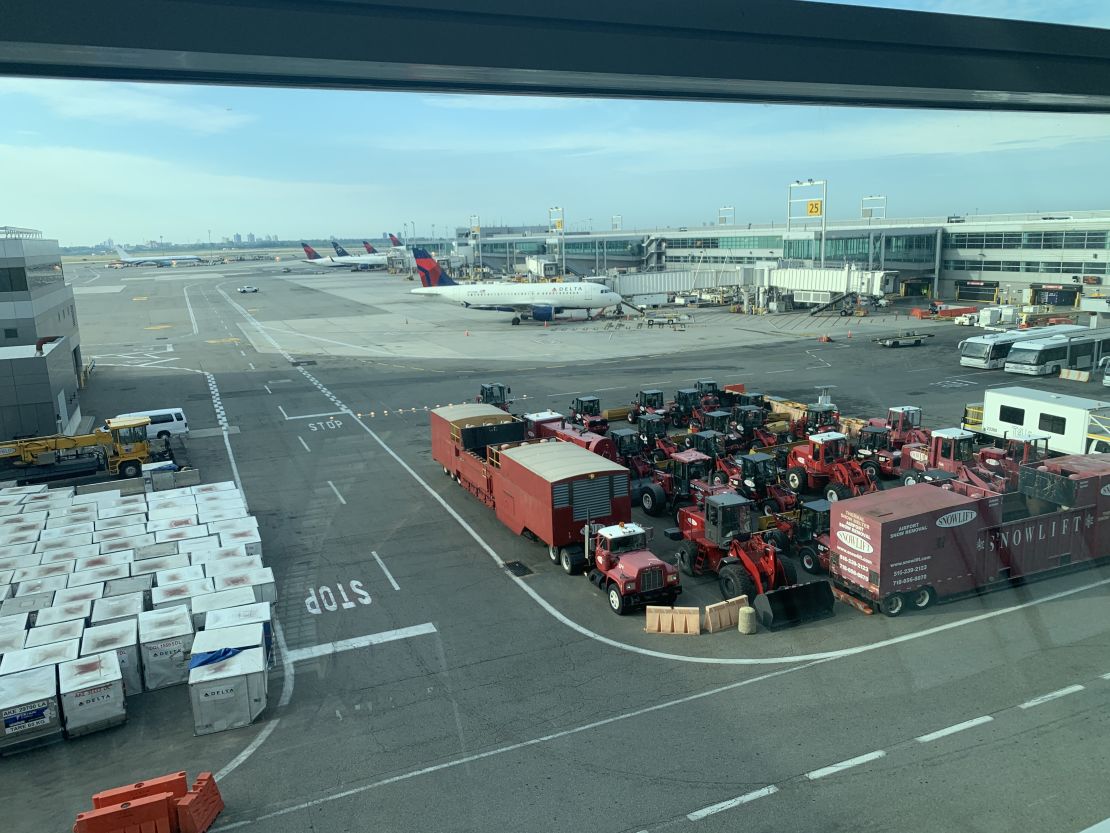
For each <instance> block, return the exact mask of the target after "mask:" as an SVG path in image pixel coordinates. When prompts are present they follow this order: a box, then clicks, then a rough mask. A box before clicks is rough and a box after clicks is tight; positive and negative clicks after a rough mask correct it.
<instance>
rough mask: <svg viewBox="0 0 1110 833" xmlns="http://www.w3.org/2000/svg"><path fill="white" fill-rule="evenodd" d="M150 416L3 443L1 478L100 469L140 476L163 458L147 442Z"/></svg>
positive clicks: (63, 475)
mask: <svg viewBox="0 0 1110 833" xmlns="http://www.w3.org/2000/svg"><path fill="white" fill-rule="evenodd" d="M149 424H150V418H149V417H130V418H126V419H109V420H107V421H106V422H105V427H104V428H100V429H97V430H96V431H94V432H93V433H91V434H78V435H76V436H73V437H69V436H66V435H64V434H58V435H55V436H52V437H34V438H32V439H27V440H12V441H10V442H0V480H5V479H16V480H18V481H19V482H20V483H33V482H41V481H44V480H57V479H60V478H67V477H85V476H88V475H90V474H96V473H97V472H100V471H107V472H108V473H109V474H111V475H118V476H120V477H138V476H139V475H140V474H142V470H143V469H142V467H143V464H144V463H149V462H151V460H152V459H160V456H159V455H152V453H151V449H150V444H149V443H148V442H147V437H146V427H147V425H149Z"/></svg>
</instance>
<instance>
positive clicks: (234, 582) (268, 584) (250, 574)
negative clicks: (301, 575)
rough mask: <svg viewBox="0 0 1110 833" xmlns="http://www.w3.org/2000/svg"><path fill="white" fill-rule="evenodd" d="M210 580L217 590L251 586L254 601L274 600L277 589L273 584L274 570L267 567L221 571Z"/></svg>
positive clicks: (275, 599)
mask: <svg viewBox="0 0 1110 833" xmlns="http://www.w3.org/2000/svg"><path fill="white" fill-rule="evenodd" d="M210 581H213V582H214V583H215V587H216V589H217V590H230V589H231V588H232V587H253V588H254V598H255V601H259V602H276V601H277V590H276V588H275V585H274V571H273V570H272V569H271V568H269V567H263V568H262V569H261V570H244V571H243V572H239V573H222V574H220V575H217V576H214V577H213V578H212V579H210Z"/></svg>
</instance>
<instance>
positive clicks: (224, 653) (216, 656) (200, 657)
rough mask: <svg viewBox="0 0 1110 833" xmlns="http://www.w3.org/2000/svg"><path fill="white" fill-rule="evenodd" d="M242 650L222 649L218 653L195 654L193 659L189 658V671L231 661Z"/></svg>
mask: <svg viewBox="0 0 1110 833" xmlns="http://www.w3.org/2000/svg"><path fill="white" fill-rule="evenodd" d="M242 650H243V649H242V648H220V650H218V651H207V652H205V653H203V654H193V655H192V657H190V658H189V670H190V671H191V670H192V669H194V668H200V667H201V666H202V665H212V664H213V663H217V662H223V661H224V660H225V659H231V658H232V657H233V656H235V655H236V654H238V653H239V652H240V651H242Z"/></svg>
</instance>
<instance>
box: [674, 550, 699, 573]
mask: <svg viewBox="0 0 1110 833" xmlns="http://www.w3.org/2000/svg"><path fill="white" fill-rule="evenodd" d="M697 557H698V545H697V544H695V543H694V542H693V541H683V542H682V543H681V544H679V545H678V569H680V570H681V571H682V573H683V575H687V576H690V577H691V578H693V577H694V562H695V561H696V560H697Z"/></svg>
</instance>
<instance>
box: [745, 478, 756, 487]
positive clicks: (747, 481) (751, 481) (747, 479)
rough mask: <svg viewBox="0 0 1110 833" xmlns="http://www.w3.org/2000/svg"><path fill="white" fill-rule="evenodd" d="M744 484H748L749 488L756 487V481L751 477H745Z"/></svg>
mask: <svg viewBox="0 0 1110 833" xmlns="http://www.w3.org/2000/svg"><path fill="white" fill-rule="evenodd" d="M744 485H745V486H747V487H748V488H749V489H754V488H755V481H754V480H752V479H751V478H750V477H748V478H745V479H744Z"/></svg>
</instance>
